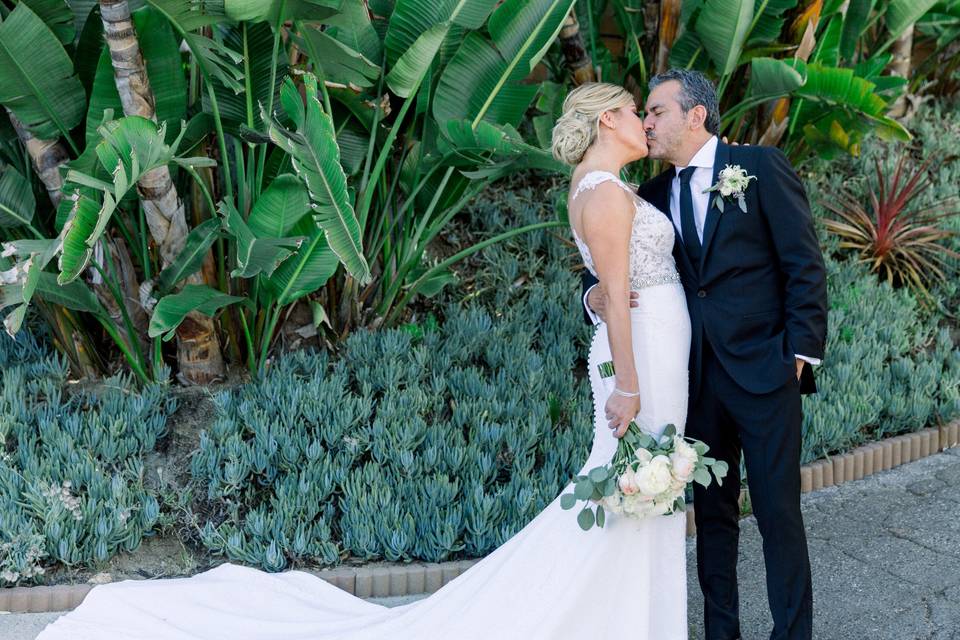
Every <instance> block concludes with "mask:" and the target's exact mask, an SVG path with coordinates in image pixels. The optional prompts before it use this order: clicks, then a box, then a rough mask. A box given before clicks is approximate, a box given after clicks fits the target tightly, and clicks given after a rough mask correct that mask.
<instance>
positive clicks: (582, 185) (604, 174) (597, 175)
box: [571, 171, 637, 199]
mask: <svg viewBox="0 0 960 640" xmlns="http://www.w3.org/2000/svg"><path fill="white" fill-rule="evenodd" d="M604 182H613V183H615V184H616V185H617V186H619V187H620V188H621V189H623V190H624V191H626V192H627V193H629V194H630V195H636V193H637V192H636V190H635V189H634V188H633V187H631V186H630V185H628V184H627V183H626V182H624V181H623V180H621V179H620V178H618V177H617V176H615V175H613V174H612V173H610V172H609V171H589V172H587V174H586V175H585V176H583V177H582V178H580V182H578V183H577V188H576V189H574V191H573V198H576V197H577V196H578V195H580V192H582V191H583V190H585V189H595V188H596V187H597V185H598V184H602V183H604ZM571 199H572V198H571Z"/></svg>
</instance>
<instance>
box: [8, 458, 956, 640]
mask: <svg viewBox="0 0 960 640" xmlns="http://www.w3.org/2000/svg"><path fill="white" fill-rule="evenodd" d="M803 511H804V516H805V519H806V525H807V532H808V538H809V544H810V556H811V562H812V565H813V576H814V612H815V623H814V634H813V635H814V638H815V639H816V640H960V449H953V450H950V451H947V452H945V453H942V454H939V455H935V456H931V457H929V458H926V459H924V460H920V461H918V462H913V463H911V464H908V465H905V466H903V467H900V468H899V469H895V470H892V471H887V472H884V473H880V474H876V475H874V476H871V477H869V478H867V479H866V480H861V481H859V482H852V483H848V484H845V485H843V486H841V487H831V488H829V489H824V490H822V491H818V492H816V493H812V494H807V495H805V496H804V498H803ZM741 532H742V534H741V539H740V549H741V554H740V569H739V571H740V594H741V595H740V600H741V624H742V630H743V633H744V636H743V640H766V639H767V638H768V637H769V632H770V626H771V622H770V614H769V612H768V609H767V601H766V593H765V587H764V571H763V562H762V556H761V553H760V534H759V532H758V531H757V525H756V521H755V520H754V519H753V518H747V519H745V520H743V521H742V522H741ZM688 569H689V584H690V617H691V633H690V640H699V639H700V638H702V637H703V629H702V625H701V622H700V612H701V608H702V598H701V596H700V590H699V588H698V586H697V581H696V565H695V557H694V552H693V544H692V541H690V543H689V544H688ZM414 599H416V598H390V599H385V600H382V601H381V602H383V603H384V604H388V605H396V604H402V603H405V602H409V601H410V600H414ZM57 615H58V614H55V613H51V614H46V613H37V614H23V615H0V638H2V639H3V640H33V639H34V638H35V637H36V635H37V634H38V633H39V632H40V630H41V629H43V627H44V626H46V625H47V624H48V623H49V622H50V621H52V620H54V619H55V618H56V617H57ZM451 640H454V639H451Z"/></svg>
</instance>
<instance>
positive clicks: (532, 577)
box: [38, 174, 690, 640]
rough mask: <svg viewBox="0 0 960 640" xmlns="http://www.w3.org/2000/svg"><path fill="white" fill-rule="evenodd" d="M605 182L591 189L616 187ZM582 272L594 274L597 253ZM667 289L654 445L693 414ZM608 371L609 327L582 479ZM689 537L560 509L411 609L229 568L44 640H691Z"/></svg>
mask: <svg viewBox="0 0 960 640" xmlns="http://www.w3.org/2000/svg"><path fill="white" fill-rule="evenodd" d="M605 176H607V177H605ZM605 176H603V175H601V176H594V177H593V179H594V180H598V181H604V180H607V179H611V178H613V177H612V176H610V175H609V174H605ZM588 177H589V176H588ZM613 179H615V178H613ZM585 182H586V179H585ZM618 182H619V181H618ZM590 186H591V185H590V184H588V185H587V188H589V187H590ZM623 186H624V187H625V188H628V187H626V186H625V185H623ZM651 209H652V211H651ZM651 215H656V216H659V217H660V218H661V220H663V221H666V218H665V217H664V216H663V215H662V214H661V213H659V212H658V211H656V210H655V209H653V208H652V207H651V206H650V205H649V204H647V203H645V202H643V201H640V200H638V201H637V215H636V217H635V219H634V228H633V234H634V237H635V238H637V239H640V240H644V242H639V243H635V244H634V245H632V247H631V252H632V255H631V263H632V264H637V265H646V266H647V267H649V265H650V262H649V261H645V260H640V261H636V262H635V261H634V260H633V258H634V257H635V256H634V255H633V252H637V251H639V252H642V251H649V250H651V247H653V246H654V245H656V246H657V247H659V246H660V245H662V244H663V243H664V241H660V242H659V243H654V244H651V243H650V242H646V241H649V240H650V236H651V234H654V233H656V234H660V235H662V234H663V233H664V232H665V228H664V227H663V226H662V225H661V224H660V223H659V222H658V221H657V220H655V219H652V218H651V217H650V216H651ZM666 222H667V223H668V224H669V221H666ZM668 231H669V233H670V239H671V242H672V237H673V236H672V229H668ZM578 244H580V243H579V240H578ZM582 250H584V248H583V247H582ZM657 250H658V251H660V249H659V248H658V249H657ZM668 251H669V250H668ZM667 257H669V252H668V253H667ZM584 259H585V261H587V265H588V267H590V268H592V264H591V263H590V261H589V254H588V253H585V255H584ZM670 265H671V268H672V258H671V262H670ZM636 275H638V277H649V276H650V274H649V273H645V274H636ZM665 280H668V281H666V282H664V283H662V284H654V285H652V286H646V283H649V282H650V281H649V280H647V281H645V282H640V281H638V283H637V287H636V288H638V290H639V292H640V298H639V305H640V306H639V307H638V308H635V309H631V318H632V326H633V347H634V358H635V362H636V365H637V374H638V378H639V382H640V391H641V410H640V414H639V415H638V416H637V420H638V424H640V425H641V426H642V427H643V428H645V429H647V430H648V431H653V432H656V431H658V430H660V429H662V428H663V427H664V426H665V425H666V424H668V423H672V424H674V425H676V426H677V427H678V429H681V430H682V428H683V425H684V422H685V419H686V413H687V360H688V354H689V343H690V324H689V318H688V316H687V309H686V301H685V299H684V295H683V291H682V289H681V287H680V284H679V283H677V282H675V281H674V280H673V278H666V279H665ZM608 360H611V355H610V348H609V342H608V339H607V331H606V325H599V326H598V328H597V331H596V333H595V335H594V337H593V343H592V345H591V349H590V357H589V372H590V383H591V388H592V391H593V400H594V427H593V428H594V439H593V446H592V449H591V452H590V456H589V458H588V460H587V461H586V463H585V464H584V467H583V468H584V470H589V469H591V468H593V467H595V466H598V465H601V464H605V463H607V462H609V461H610V459H611V457H612V456H613V453H614V451H615V449H616V445H617V440H616V439H615V438H614V437H613V435H612V432H611V431H610V430H609V429H608V428H607V426H606V422H607V421H606V420H605V419H604V412H603V407H604V404H605V403H606V400H607V396H608V394H609V389H608V382H609V381H601V379H600V375H599V372H598V370H597V365H598V364H599V363H601V362H605V361H608ZM569 490H570V487H567V488H566V489H564V491H563V492H564V493H565V492H567V491H569ZM684 530H685V516H684V514H683V513H677V514H674V515H672V516H666V517H657V518H651V519H646V520H640V521H638V520H631V519H625V518H619V517H616V516H609V517H608V518H607V521H606V526H605V527H604V528H602V529H598V528H594V529H591V530H590V531H588V532H584V531H582V530H581V529H580V528H579V527H578V526H577V523H576V511H565V510H563V509H562V508H561V507H560V501H559V498H557V499H555V500H554V501H553V502H552V503H550V505H548V506H547V507H546V508H545V509H544V510H543V511H542V512H541V513H540V514H539V515H537V517H536V518H534V519H533V520H532V521H531V522H530V523H529V524H528V525H527V526H526V527H524V528H523V529H522V530H521V531H519V532H518V533H517V534H516V535H515V536H513V537H512V538H511V539H510V540H508V541H507V542H506V543H504V544H503V545H502V546H501V547H499V548H498V549H496V550H495V551H494V552H493V553H491V554H490V555H488V556H487V557H485V558H484V559H483V560H481V561H480V562H478V563H477V564H476V565H474V566H473V567H471V568H470V569H469V570H468V571H467V572H466V573H464V574H462V575H460V576H458V577H457V578H456V579H454V580H453V581H451V582H450V583H448V584H447V585H445V586H444V587H443V588H441V589H440V590H439V591H437V592H436V593H434V594H432V595H430V596H429V597H427V598H425V599H423V600H419V601H417V602H413V603H411V604H407V605H404V606H399V607H394V608H387V607H383V606H380V605H377V604H374V603H370V602H366V601H364V600H362V599H360V598H356V597H354V596H352V595H350V594H348V593H346V592H345V591H341V590H340V589H338V588H337V587H334V586H332V585H330V584H328V583H327V582H325V581H323V580H322V579H320V578H318V577H316V576H314V575H311V574H308V573H305V572H302V571H288V572H286V573H279V574H270V573H265V572H262V571H259V570H256V569H252V568H249V567H242V566H238V565H233V564H223V565H220V566H218V567H216V568H214V569H211V570H209V571H206V572H204V573H201V574H198V575H196V576H193V577H191V578H176V579H167V580H139V581H138V580H127V581H123V582H117V583H113V584H107V585H102V586H98V587H95V588H94V589H92V590H91V591H90V593H89V594H88V595H87V597H86V599H85V600H84V601H83V603H82V604H81V605H80V606H79V607H78V608H77V609H76V610H74V611H73V612H70V613H68V614H66V615H64V616H62V617H61V618H59V619H58V620H56V621H55V622H53V623H52V624H50V625H49V626H48V627H47V628H46V629H45V630H44V631H43V632H42V633H41V634H40V636H39V637H38V640H108V639H117V640H119V639H124V640H126V639H130V640H134V639H136V640H200V639H203V640H247V639H249V640H300V639H302V640H334V639H337V640H374V639H382V640H403V639H410V640H432V639H436V640H473V639H476V640H514V639H516V640H585V639H587V638H631V639H635V640H686V639H687V589H686V575H687V572H686V542H685V536H684Z"/></svg>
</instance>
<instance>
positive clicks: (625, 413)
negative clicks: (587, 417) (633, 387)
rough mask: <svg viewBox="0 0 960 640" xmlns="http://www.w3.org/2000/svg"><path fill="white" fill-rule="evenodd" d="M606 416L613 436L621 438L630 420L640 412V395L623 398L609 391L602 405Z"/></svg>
mask: <svg viewBox="0 0 960 640" xmlns="http://www.w3.org/2000/svg"><path fill="white" fill-rule="evenodd" d="M604 411H605V412H606V416H607V426H608V427H610V428H611V429H614V430H615V431H614V434H613V435H614V436H615V437H617V438H622V437H623V436H624V434H625V433H626V432H627V427H629V426H630V422H631V421H632V420H633V419H634V418H636V417H637V414H638V413H640V397H639V396H637V397H635V398H625V397H624V396H620V395H617V394H615V393H611V394H610V397H609V398H607V404H606V406H605V407H604Z"/></svg>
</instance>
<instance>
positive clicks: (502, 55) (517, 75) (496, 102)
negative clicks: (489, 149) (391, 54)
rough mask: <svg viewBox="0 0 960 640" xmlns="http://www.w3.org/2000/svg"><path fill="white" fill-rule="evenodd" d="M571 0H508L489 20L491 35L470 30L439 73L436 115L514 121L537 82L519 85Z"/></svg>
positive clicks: (439, 117) (444, 118)
mask: <svg viewBox="0 0 960 640" xmlns="http://www.w3.org/2000/svg"><path fill="white" fill-rule="evenodd" d="M572 6H573V0H507V1H506V2H504V3H503V4H501V5H500V6H499V7H498V8H497V10H496V11H494V12H493V15H491V16H490V20H489V22H488V23H487V28H488V31H489V33H490V40H488V39H486V38H485V37H484V36H482V35H480V33H479V32H477V31H471V32H470V33H468V34H467V37H466V38H465V39H464V42H463V44H462V45H461V46H460V48H459V49H458V50H457V53H456V54H455V55H454V56H453V58H452V59H451V60H450V62H449V64H447V66H446V68H445V69H444V70H443V73H442V75H441V76H440V83H439V85H438V86H437V93H436V97H435V98H434V103H433V114H434V117H435V118H436V119H437V120H438V121H439V122H441V123H443V122H446V121H448V120H463V119H467V120H470V121H471V123H472V124H476V123H477V122H479V121H480V120H487V121H489V122H494V123H503V124H510V125H513V126H516V125H517V124H519V122H520V120H521V119H522V118H523V114H524V112H525V111H526V109H527V107H528V106H529V105H530V102H531V101H532V100H533V97H534V96H535V95H536V93H537V87H536V85H533V84H521V82H522V81H523V80H524V79H525V78H526V77H527V76H528V75H529V73H530V72H531V70H532V69H533V67H534V66H535V65H536V64H537V62H539V61H540V59H541V58H542V57H543V55H544V53H545V52H546V50H547V47H549V46H550V44H551V43H552V42H553V41H554V39H555V38H556V36H557V33H559V31H560V27H561V26H562V24H563V20H564V19H565V18H566V16H567V14H568V13H569V12H570V8H571V7H572Z"/></svg>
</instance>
